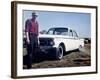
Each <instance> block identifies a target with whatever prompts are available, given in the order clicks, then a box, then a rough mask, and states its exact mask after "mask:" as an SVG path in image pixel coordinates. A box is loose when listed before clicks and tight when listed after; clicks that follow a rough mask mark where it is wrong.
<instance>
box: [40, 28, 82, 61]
mask: <svg viewBox="0 0 100 80" xmlns="http://www.w3.org/2000/svg"><path fill="white" fill-rule="evenodd" d="M39 44H40V49H41V51H44V52H45V53H46V52H47V53H48V52H49V55H51V54H53V56H54V57H55V58H56V59H62V57H63V54H64V53H65V52H66V51H70V50H74V49H78V50H80V49H81V48H82V47H83V46H84V39H80V38H79V37H78V35H77V33H76V31H74V30H72V29H69V28H60V27H57V28H50V29H49V30H48V32H47V33H46V34H39Z"/></svg>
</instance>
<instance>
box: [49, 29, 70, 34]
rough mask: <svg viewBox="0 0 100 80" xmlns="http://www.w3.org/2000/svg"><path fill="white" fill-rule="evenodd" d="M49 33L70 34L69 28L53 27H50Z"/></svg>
mask: <svg viewBox="0 0 100 80" xmlns="http://www.w3.org/2000/svg"><path fill="white" fill-rule="evenodd" d="M47 34H54V35H68V28H52V29H49V31H48V32H47Z"/></svg>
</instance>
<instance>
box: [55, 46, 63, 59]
mask: <svg viewBox="0 0 100 80" xmlns="http://www.w3.org/2000/svg"><path fill="white" fill-rule="evenodd" d="M63 52H64V51H63V48H62V46H59V47H58V48H57V49H56V59H57V60H61V59H62V57H63Z"/></svg>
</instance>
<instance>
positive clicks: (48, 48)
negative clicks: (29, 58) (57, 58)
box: [39, 46, 57, 54]
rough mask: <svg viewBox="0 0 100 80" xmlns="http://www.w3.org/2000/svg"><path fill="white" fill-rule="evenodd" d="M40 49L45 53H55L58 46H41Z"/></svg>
mask: <svg viewBox="0 0 100 80" xmlns="http://www.w3.org/2000/svg"><path fill="white" fill-rule="evenodd" d="M39 49H40V51H41V52H44V53H46V54H47V53H54V52H55V51H56V49H57V48H56V47H53V46H40V48H39Z"/></svg>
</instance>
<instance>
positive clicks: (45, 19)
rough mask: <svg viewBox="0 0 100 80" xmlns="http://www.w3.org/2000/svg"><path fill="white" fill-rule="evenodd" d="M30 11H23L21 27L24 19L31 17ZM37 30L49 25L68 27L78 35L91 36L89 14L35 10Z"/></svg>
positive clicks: (46, 27) (49, 26) (47, 27)
mask: <svg viewBox="0 0 100 80" xmlns="http://www.w3.org/2000/svg"><path fill="white" fill-rule="evenodd" d="M31 13H32V11H28V10H24V11H23V27H24V26H25V21H26V20H27V19H29V18H31ZM37 14H38V17H37V21H38V23H39V31H41V30H48V29H49V28H51V27H68V28H71V29H74V30H75V31H76V32H77V33H78V35H79V36H80V37H90V36H91V14H89V13H74V12H54V11H53V12H52V11H37Z"/></svg>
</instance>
